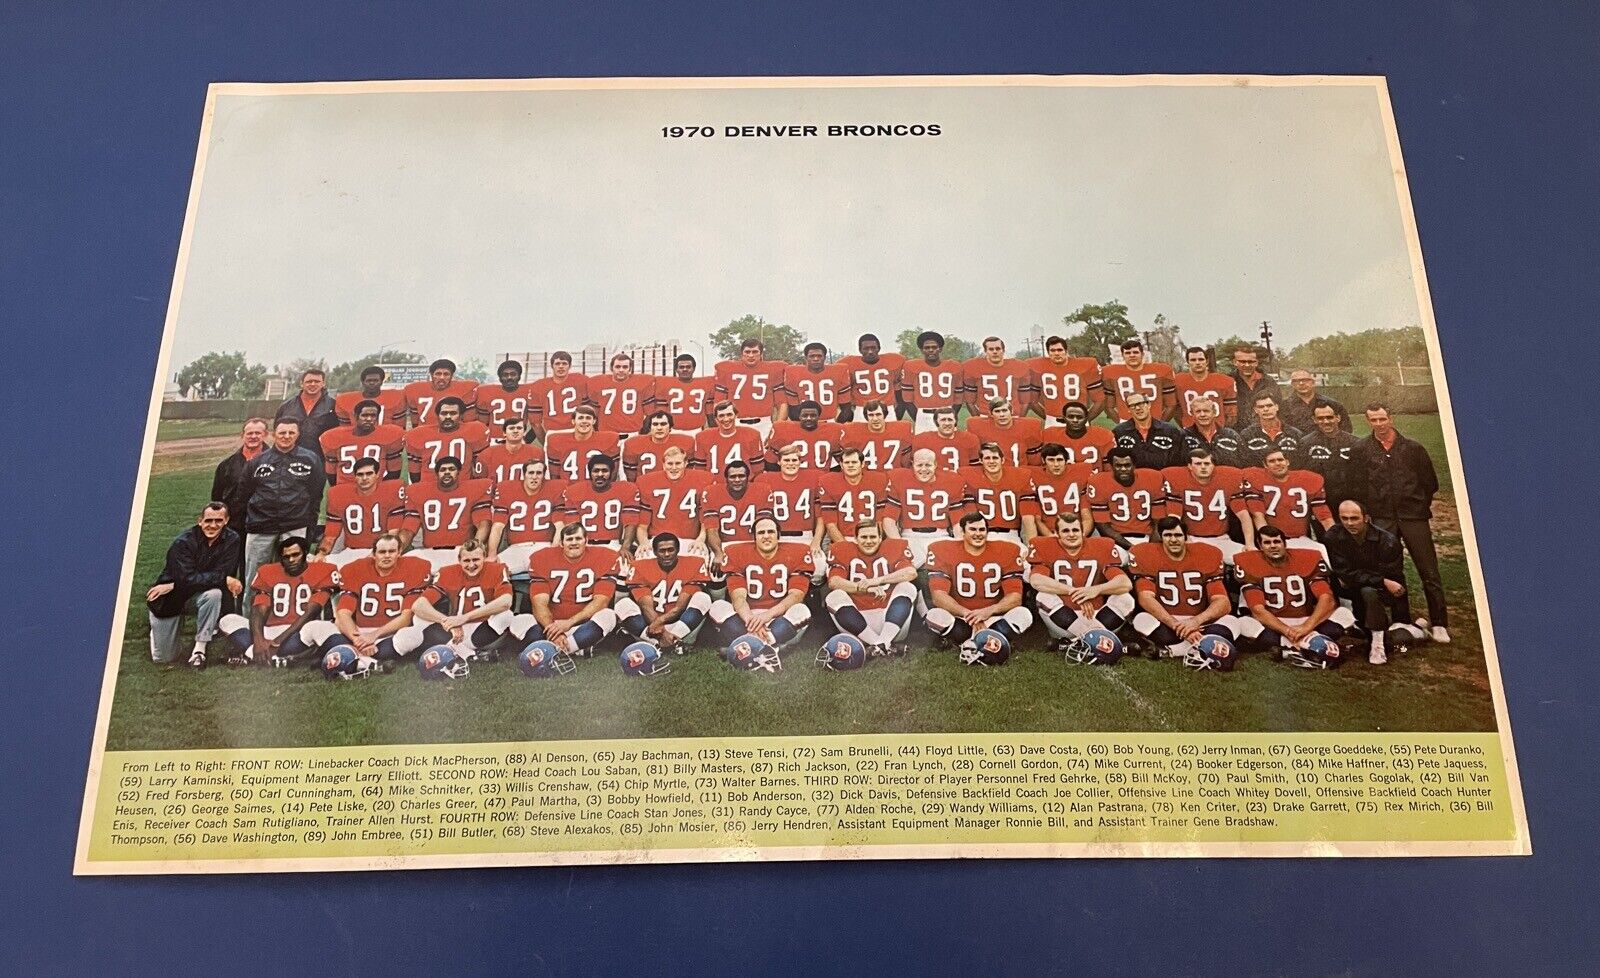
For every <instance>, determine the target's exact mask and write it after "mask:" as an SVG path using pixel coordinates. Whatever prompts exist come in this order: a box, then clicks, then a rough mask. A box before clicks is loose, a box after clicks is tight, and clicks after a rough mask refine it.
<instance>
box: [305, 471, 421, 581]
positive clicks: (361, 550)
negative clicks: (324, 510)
mask: <svg viewBox="0 0 1600 978" xmlns="http://www.w3.org/2000/svg"><path fill="white" fill-rule="evenodd" d="M406 517H407V509H406V500H405V489H404V488H403V487H402V486H401V484H400V483H399V482H397V481H393V480H388V479H386V480H383V481H381V482H380V481H379V480H378V460H377V459H373V458H363V459H358V460H357V461H356V463H355V467H354V469H353V470H352V471H351V473H350V478H349V479H348V480H346V481H345V482H341V483H339V484H338V485H336V486H334V487H333V488H331V489H329V490H328V517H327V525H326V526H325V527H323V530H322V539H321V540H319V541H318V542H317V548H316V550H315V551H313V552H312V554H311V560H312V562H313V563H320V562H321V561H324V560H325V561H327V562H328V563H329V564H330V565H332V566H334V567H343V566H344V565H345V564H348V563H349V562H350V561H352V560H360V559H361V558H362V557H367V556H370V555H371V553H372V543H373V541H374V540H376V539H377V538H378V537H379V535H381V534H384V533H398V532H399V531H401V530H403V529H404V528H405V524H406ZM335 548H338V549H335Z"/></svg>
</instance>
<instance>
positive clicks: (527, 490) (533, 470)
mask: <svg viewBox="0 0 1600 978" xmlns="http://www.w3.org/2000/svg"><path fill="white" fill-rule="evenodd" d="M563 489H564V486H563V485H562V484H561V483H559V482H552V481H550V480H548V479H546V478H545V477H544V460H543V459H540V458H535V459H533V460H532V461H530V462H529V463H528V464H527V465H525V466H523V469H522V478H521V479H519V480H515V481H509V480H508V481H504V482H497V483H495V485H494V496H493V505H492V507H491V508H490V518H491V519H492V520H493V525H491V526H490V528H489V547H488V551H489V553H490V554H496V553H498V554H499V555H500V556H499V560H500V562H501V563H502V564H505V566H506V572H507V573H510V574H526V573H527V572H528V559H529V558H530V557H532V556H533V555H534V553H536V552H537V551H540V550H543V549H544V548H546V547H548V546H551V545H552V544H554V543H555V539H556V534H557V533H559V532H560V531H561V527H562V526H563V525H564V523H563V520H564V518H565V515H566V511H565V510H564V509H563V508H562V505H561V493H562V491H563ZM502 544H503V545H505V550H503V551H502V550H501V549H500V547H501V545H502Z"/></svg>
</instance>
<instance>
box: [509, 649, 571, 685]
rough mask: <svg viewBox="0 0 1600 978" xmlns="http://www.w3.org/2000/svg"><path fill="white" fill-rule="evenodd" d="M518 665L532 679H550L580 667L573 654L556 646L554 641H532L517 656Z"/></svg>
mask: <svg viewBox="0 0 1600 978" xmlns="http://www.w3.org/2000/svg"><path fill="white" fill-rule="evenodd" d="M517 666H518V668H520V669H521V670H522V674H523V675H524V676H527V677H529V678H531V679H549V678H550V677H552V676H565V675H566V674H567V673H569V672H572V671H573V670H574V669H576V668H578V664H577V663H576V662H573V661H572V656H570V655H568V654H567V653H565V652H563V651H562V650H561V649H559V648H557V647H556V643H554V642H544V641H540V642H532V643H530V644H529V645H528V647H527V648H525V649H523V650H522V654H521V655H519V656H517Z"/></svg>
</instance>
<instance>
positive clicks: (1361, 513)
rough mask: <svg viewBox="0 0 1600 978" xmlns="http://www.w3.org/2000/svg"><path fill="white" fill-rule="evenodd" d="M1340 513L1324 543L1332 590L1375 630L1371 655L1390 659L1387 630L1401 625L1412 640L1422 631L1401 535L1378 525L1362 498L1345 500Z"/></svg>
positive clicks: (1377, 659)
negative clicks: (1415, 614)
mask: <svg viewBox="0 0 1600 978" xmlns="http://www.w3.org/2000/svg"><path fill="white" fill-rule="evenodd" d="M1338 515H1339V518H1338V520H1337V521H1336V522H1335V523H1334V524H1333V527H1332V528H1331V529H1329V530H1328V531H1327V532H1326V533H1324V534H1323V537H1322V543H1323V546H1325V547H1327V548H1328V564H1329V567H1330V568H1331V570H1332V573H1333V590H1334V593H1335V594H1337V595H1338V596H1339V597H1341V598H1345V599H1348V600H1349V602H1350V604H1351V605H1352V606H1353V608H1354V611H1355V615H1356V618H1357V619H1359V620H1360V622H1361V623H1362V624H1363V625H1365V626H1366V627H1367V630H1368V631H1370V632H1371V633H1372V650H1371V652H1370V653H1369V658H1368V661H1370V662H1372V663H1373V664H1375V665H1382V664H1383V663H1384V662H1385V661H1386V655H1385V651H1386V650H1385V648H1384V642H1385V632H1387V631H1391V630H1393V631H1398V632H1399V633H1400V636H1399V637H1400V638H1401V640H1403V641H1407V642H1409V641H1415V640H1418V639H1420V638H1421V637H1422V633H1421V632H1418V631H1416V630H1415V628H1414V627H1413V626H1412V624H1411V598H1410V594H1409V593H1408V592H1407V590H1406V565H1405V557H1404V555H1403V554H1402V553H1401V551H1400V538H1399V537H1397V536H1395V535H1394V534H1393V533H1390V532H1389V531H1387V530H1383V529H1379V528H1378V526H1377V525H1375V524H1374V523H1373V522H1372V520H1371V519H1370V518H1369V517H1368V515H1367V510H1366V507H1364V506H1362V505H1361V502H1360V500H1356V499H1346V500H1345V501H1344V502H1342V503H1340V504H1339V513H1338Z"/></svg>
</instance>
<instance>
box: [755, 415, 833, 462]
mask: <svg viewBox="0 0 1600 978" xmlns="http://www.w3.org/2000/svg"><path fill="white" fill-rule="evenodd" d="M795 442H799V443H800V444H801V445H803V446H805V454H804V455H801V456H800V468H801V469H802V470H805V469H816V470H819V471H822V472H826V471H827V470H828V469H831V468H833V454H834V453H835V452H837V451H838V450H839V447H840V445H841V444H842V443H843V442H844V425H841V424H839V423H837V422H832V421H824V422H822V423H821V424H819V425H817V427H816V428H815V429H814V430H812V431H807V430H805V429H804V428H802V427H800V422H798V421H775V422H773V424H772V434H771V435H769V436H768V437H767V459H768V461H770V462H771V463H772V464H773V465H777V464H778V449H780V448H785V447H787V446H789V445H792V444H794V443H795Z"/></svg>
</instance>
